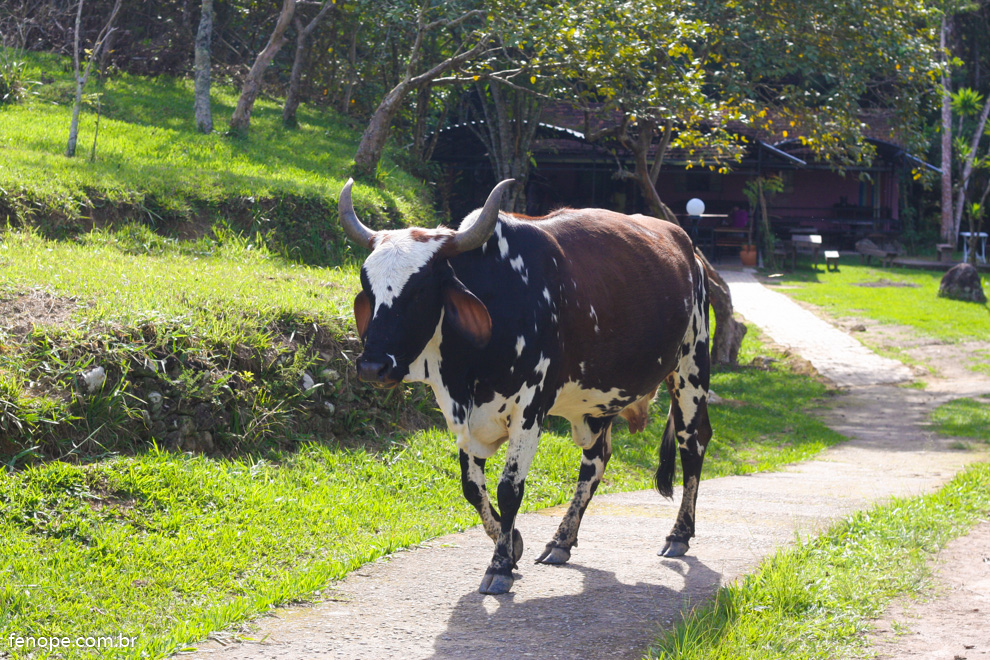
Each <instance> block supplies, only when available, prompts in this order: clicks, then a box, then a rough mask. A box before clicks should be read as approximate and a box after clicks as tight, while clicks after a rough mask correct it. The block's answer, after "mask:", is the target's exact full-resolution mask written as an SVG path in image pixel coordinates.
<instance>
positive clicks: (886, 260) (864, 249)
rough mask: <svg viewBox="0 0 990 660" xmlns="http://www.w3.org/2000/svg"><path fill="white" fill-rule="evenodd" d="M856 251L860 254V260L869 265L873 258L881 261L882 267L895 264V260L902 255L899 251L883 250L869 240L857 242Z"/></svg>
mask: <svg viewBox="0 0 990 660" xmlns="http://www.w3.org/2000/svg"><path fill="white" fill-rule="evenodd" d="M856 251H857V252H859V257H860V260H861V261H862V262H863V263H865V264H867V265H869V264H870V262H871V260H872V259H873V257H876V258H877V259H878V260H879V261H880V265H881V266H885V267H886V266H890V265H891V264H893V263H894V258H895V257H897V255H899V254H900V252H899V251H898V250H893V249H888V248H881V247H880V246H878V245H877V244H876V243H874V242H873V241H871V240H870V239H868V238H864V239H861V240H859V241H857V242H856Z"/></svg>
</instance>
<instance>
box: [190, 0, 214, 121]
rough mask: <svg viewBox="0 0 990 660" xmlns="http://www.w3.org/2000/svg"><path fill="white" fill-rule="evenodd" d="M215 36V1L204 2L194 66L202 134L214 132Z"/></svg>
mask: <svg viewBox="0 0 990 660" xmlns="http://www.w3.org/2000/svg"><path fill="white" fill-rule="evenodd" d="M212 36H213V0H203V4H202V12H201V13H200V17H199V29H198V30H196V51H195V62H194V65H193V72H194V73H193V77H194V79H195V101H194V103H193V110H194V112H195V114H196V128H197V129H198V130H199V132H200V133H212V132H213V112H212V110H211V107H210V63H211V60H212V58H211V56H210V51H211V39H212Z"/></svg>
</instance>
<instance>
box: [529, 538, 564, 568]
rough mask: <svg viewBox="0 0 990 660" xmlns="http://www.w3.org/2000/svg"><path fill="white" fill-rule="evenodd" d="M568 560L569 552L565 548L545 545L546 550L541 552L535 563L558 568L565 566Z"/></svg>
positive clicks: (549, 544)
mask: <svg viewBox="0 0 990 660" xmlns="http://www.w3.org/2000/svg"><path fill="white" fill-rule="evenodd" d="M570 558H571V551H570V550H568V549H567V548H561V547H560V546H559V545H554V544H553V543H547V548H546V550H544V551H543V554H542V555H540V556H539V557H537V558H536V563H537V564H553V565H555V566H559V565H560V564H566V563H567V561H568V560H569V559H570Z"/></svg>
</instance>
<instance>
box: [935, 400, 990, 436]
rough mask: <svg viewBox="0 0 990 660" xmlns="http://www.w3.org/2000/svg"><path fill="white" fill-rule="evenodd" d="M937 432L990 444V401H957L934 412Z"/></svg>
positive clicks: (946, 404)
mask: <svg viewBox="0 0 990 660" xmlns="http://www.w3.org/2000/svg"><path fill="white" fill-rule="evenodd" d="M932 422H933V423H934V425H935V430H936V431H938V432H939V433H941V434H943V435H951V436H961V437H964V438H974V439H976V440H981V441H983V442H985V443H988V444H990V399H988V397H986V396H985V397H982V398H979V399H956V400H955V401H950V402H949V403H945V404H942V405H941V406H939V407H938V408H936V409H935V410H934V411H932Z"/></svg>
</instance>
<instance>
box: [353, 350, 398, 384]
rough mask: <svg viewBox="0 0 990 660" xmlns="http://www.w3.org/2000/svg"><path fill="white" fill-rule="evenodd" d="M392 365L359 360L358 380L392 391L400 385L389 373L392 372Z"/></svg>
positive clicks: (364, 359) (363, 359)
mask: <svg viewBox="0 0 990 660" xmlns="http://www.w3.org/2000/svg"><path fill="white" fill-rule="evenodd" d="M392 366H393V365H391V364H386V363H384V362H378V361H375V360H368V359H366V358H363V357H361V358H358V361H357V374H358V378H360V379H361V380H363V381H364V382H366V383H371V384H372V385H374V386H375V387H383V388H387V389H391V388H393V387H395V386H396V385H398V384H399V380H398V379H397V378H394V377H392V376H391V375H390V374H389V372H390V371H391V370H392Z"/></svg>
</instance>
